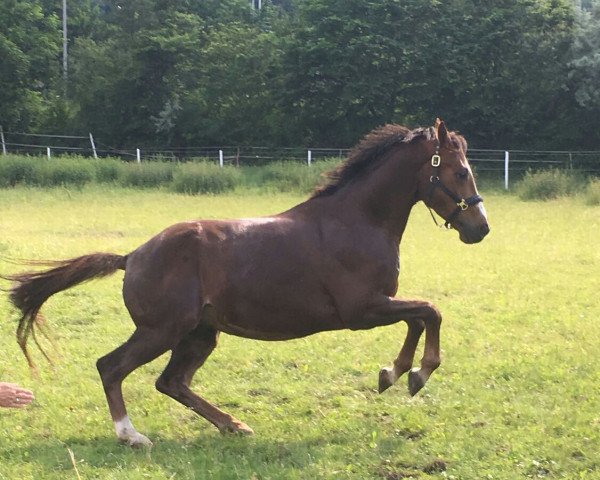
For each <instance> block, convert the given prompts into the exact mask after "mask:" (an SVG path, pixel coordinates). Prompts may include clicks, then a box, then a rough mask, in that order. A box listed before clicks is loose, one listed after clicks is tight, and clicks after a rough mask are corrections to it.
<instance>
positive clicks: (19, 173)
mask: <svg viewBox="0 0 600 480" xmlns="http://www.w3.org/2000/svg"><path fill="white" fill-rule="evenodd" d="M44 161H45V159H43V158H41V157H23V156H16V155H8V156H2V157H0V187H14V186H15V185H19V184H24V185H33V184H35V179H36V177H37V172H38V169H39V164H40V163H41V162H44Z"/></svg>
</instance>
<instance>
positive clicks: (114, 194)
mask: <svg viewBox="0 0 600 480" xmlns="http://www.w3.org/2000/svg"><path fill="white" fill-rule="evenodd" d="M486 193H487V194H486ZM483 194H484V196H485V200H486V208H487V209H488V213H489V217H490V223H491V227H492V233H491V234H490V235H489V236H488V238H486V240H485V241H484V242H482V243H481V244H478V245H474V246H467V245H463V244H461V243H460V242H459V240H458V238H457V235H456V233H454V232H443V231H439V230H437V229H436V228H435V227H434V226H433V223H432V222H431V219H430V218H429V216H428V215H429V214H428V213H427V211H426V209H425V208H424V207H423V206H422V205H419V206H417V207H416V208H415V210H414V211H413V215H412V217H411V220H410V221H409V227H408V230H407V232H406V235H405V238H404V240H403V243H402V246H401V254H402V273H401V276H400V290H399V295H400V296H416V297H421V298H426V299H430V300H432V301H433V302H435V303H436V304H437V305H438V306H439V307H440V309H441V311H442V313H443V314H444V323H443V325H442V351H443V363H442V366H441V367H440V369H439V370H438V371H436V372H435V374H434V375H433V376H432V378H431V379H430V381H429V383H428V384H427V385H426V387H425V388H424V390H422V392H421V393H419V394H418V395H417V396H416V397H415V398H410V397H409V395H408V392H407V390H406V383H405V381H403V380H404V379H401V380H400V381H399V382H398V384H397V385H395V386H394V387H392V388H391V389H389V390H388V391H386V392H385V393H384V394H382V395H378V394H377V391H376V389H377V374H378V371H379V369H380V368H381V367H382V366H386V365H389V364H390V362H391V361H392V359H393V358H395V356H396V355H397V353H398V350H399V348H400V346H401V342H402V340H403V338H404V333H405V329H406V327H405V325H404V324H399V325H396V326H391V327H385V328H379V329H375V330H371V331H366V332H349V331H344V332H335V333H324V334H319V335H316V336H312V337H308V338H305V339H300V340H295V341H290V342H282V343H277V342H275V343H264V342H256V341H250V340H245V339H240V338H235V337H230V336H222V337H221V343H220V345H219V348H217V350H216V351H215V353H213V355H212V356H211V357H210V358H209V360H208V361H207V364H206V365H205V366H204V367H203V368H202V369H201V370H200V371H199V372H198V374H197V376H196V378H195V382H194V387H195V388H196V389H197V390H199V391H201V392H202V394H203V395H204V396H205V397H206V398H207V399H209V400H212V401H213V402H215V403H216V404H217V405H219V406H221V407H222V408H224V409H225V410H228V411H229V412H230V413H232V414H233V415H235V416H236V417H238V418H239V419H241V420H243V421H245V422H246V423H248V424H249V425H250V426H251V427H252V428H253V429H254V430H255V432H256V435H255V436H253V437H245V438H242V437H236V436H222V435H221V434H219V433H218V431H217V430H216V429H215V428H214V427H212V425H210V424H208V423H207V422H206V421H204V420H203V419H200V418H196V416H195V415H194V414H193V413H192V412H190V411H187V410H186V409H184V408H183V407H182V406H181V405H179V404H177V403H176V402H174V401H173V400H171V399H169V398H167V397H165V396H163V395H161V394H160V393H158V392H157V391H156V390H155V389H154V381H155V379H156V377H157V376H158V374H159V373H160V372H161V370H162V368H163V366H164V365H165V363H166V357H161V358H160V359H158V360H156V361H154V362H152V363H151V364H149V365H147V366H145V367H142V368H141V369H139V370H137V371H136V372H134V373H133V374H132V375H131V376H130V377H129V378H128V379H127V380H126V382H125V386H124V391H125V396H126V400H127V401H128V406H129V411H130V415H131V417H132V420H133V422H134V424H135V425H136V427H137V428H138V429H139V430H140V432H142V433H144V434H146V435H147V436H149V437H150V438H151V439H152V440H153V441H154V447H153V449H152V450H149V451H133V450H131V449H129V448H127V447H125V446H122V445H119V444H118V443H117V441H116V438H115V435H114V430H113V426H112V422H111V421H110V418H109V415H108V408H107V406H106V402H105V399H104V393H103V391H102V387H101V384H100V381H99V378H98V375H97V372H96V369H95V360H96V359H97V358H98V357H100V356H102V355H103V354H105V353H106V352H107V351H109V350H112V349H113V348H114V347H116V346H118V345H119V344H120V343H122V342H123V341H124V340H125V339H126V338H127V337H128V335H129V334H130V333H131V332H132V324H131V322H130V320H129V318H128V316H127V313H126V311H125V309H124V306H123V303H122V300H121V296H120V284H121V281H122V273H117V274H115V276H113V277H110V278H108V279H104V280H99V281H95V282H92V283H89V284H86V285H84V286H80V287H77V288H75V289H72V290H69V291H67V292H65V293H61V294H59V295H57V296H56V297H53V298H52V299H51V300H50V301H49V302H48V304H47V305H46V308H45V313H46V316H47V318H48V320H49V324H50V326H51V328H52V331H53V333H54V339H55V342H56V344H57V349H58V350H57V351H56V353H55V354H56V355H57V356H58V357H59V358H58V361H57V364H56V366H55V367H54V369H51V368H46V367H45V366H44V364H43V359H42V358H41V356H40V355H39V354H37V352H35V350H34V353H35V354H36V358H37V360H38V362H39V364H40V366H41V367H44V368H42V373H41V377H40V378H39V379H35V378H33V377H32V376H31V375H30V373H29V371H28V369H27V366H26V363H25V361H24V359H23V358H22V355H21V353H20V351H19V349H18V346H17V345H16V342H15V338H14V330H15V321H14V320H15V316H14V312H12V311H11V310H10V309H9V305H8V302H7V300H6V297H5V295H2V296H1V297H0V318H1V319H2V321H1V322H0V352H2V356H3V360H2V361H1V362H0V379H2V380H4V381H15V382H19V383H21V384H23V385H24V386H26V387H30V388H32V389H33V390H35V394H36V402H35V404H34V405H32V406H31V407H30V408H28V409H24V410H19V411H14V410H2V411H0V479H10V480H14V479H36V480H37V479H77V478H78V477H79V478H82V479H92V478H98V479H128V480H129V479H148V478H150V479H162V478H169V479H170V478H174V479H238V478H240V479H256V480H258V479H274V480H275V479H322V478H324V479H371V478H373V479H386V480H396V479H401V478H452V479H486V478H489V479H519V478H567V479H579V478H585V479H589V478H599V479H600V456H599V454H598V451H599V450H598V446H599V445H600V389H599V385H600V368H598V358H600V322H599V320H600V302H599V301H598V291H599V290H600V274H599V272H600V250H599V249H598V238H599V236H600V235H599V234H600V207H591V206H587V205H586V204H585V202H583V201H582V200H581V199H580V198H577V197H575V198H568V199H559V200H553V201H550V202H522V201H520V200H518V199H516V198H515V197H514V196H509V195H503V194H499V193H497V194H494V193H493V192H492V193H489V192H485V191H484V192H483ZM302 199H303V197H302V196H300V195H294V194H283V193H282V194H269V195H264V194H263V195H261V194H254V193H248V192H247V193H245V194H243V193H235V194H229V195H222V196H199V197H189V196H183V195H177V194H172V193H166V192H160V191H136V190H127V189H121V188H112V189H111V188H102V189H101V188H100V187H85V188H84V189H82V190H80V191H68V190H66V189H54V190H43V189H25V188H17V189H10V190H0V256H4V257H12V258H29V259H31V258H35V259H56V258H64V257H71V256H75V255H79V254H83V253H89V252H91V251H97V250H102V251H113V252H117V253H127V252H128V251H130V250H132V249H133V248H135V247H136V246H138V245H139V244H140V243H142V242H144V241H145V240H146V239H148V238H149V237H150V236H151V235H153V234H155V233H157V232H158V231H160V230H161V229H162V228H163V227H166V226H168V225H170V224H172V223H174V222H176V221H179V220H186V219H192V218H199V217H204V218H215V217H219V218H221V217H239V216H255V215H261V214H269V213H273V212H277V211H280V210H283V209H285V208H288V207H290V206H291V205H293V204H295V203H298V202H299V201H301V200H302ZM17 269H18V267H17V266H15V265H13V264H10V263H7V262H5V261H3V260H0V272H14V271H16V270H17ZM69 452H72V454H73V458H74V462H73V461H72V460H71V458H70V453H69Z"/></svg>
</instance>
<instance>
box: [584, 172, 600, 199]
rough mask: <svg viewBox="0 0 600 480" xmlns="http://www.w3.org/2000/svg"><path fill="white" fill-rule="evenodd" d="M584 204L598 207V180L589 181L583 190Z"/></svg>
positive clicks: (599, 195) (599, 189)
mask: <svg viewBox="0 0 600 480" xmlns="http://www.w3.org/2000/svg"><path fill="white" fill-rule="evenodd" d="M585 203H587V204H588V205H600V179H598V178H597V179H595V180H592V181H590V183H589V184H588V186H587V188H586V190H585Z"/></svg>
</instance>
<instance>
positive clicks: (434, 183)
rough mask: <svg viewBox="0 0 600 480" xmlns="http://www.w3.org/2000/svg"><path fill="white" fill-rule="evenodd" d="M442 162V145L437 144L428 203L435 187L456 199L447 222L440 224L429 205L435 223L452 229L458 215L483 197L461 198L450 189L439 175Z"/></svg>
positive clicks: (481, 200) (432, 161)
mask: <svg viewBox="0 0 600 480" xmlns="http://www.w3.org/2000/svg"><path fill="white" fill-rule="evenodd" d="M441 162H442V158H441V157H440V146H439V145H437V146H436V147H435V154H434V155H433V156H432V157H431V166H432V167H433V175H431V177H429V182H430V183H431V187H430V189H429V194H428V195H427V203H431V198H432V197H433V193H434V192H435V189H436V188H439V189H440V190H441V191H442V192H444V193H445V194H446V195H448V196H449V197H450V198H451V199H452V200H454V203H455V204H456V208H455V209H454V211H453V212H452V213H451V214H450V216H449V217H448V218H447V219H445V222H444V223H443V224H439V223H438V221H437V220H436V219H435V215H434V214H433V211H432V210H431V207H430V206H429V205H427V208H428V209H429V213H431V218H433V221H434V222H435V224H436V225H437V226H438V227H445V228H448V229H450V228H452V223H453V222H454V220H456V217H458V215H459V214H460V212H462V211H464V210H466V209H467V208H469V207H472V206H473V205H477V204H478V203H479V202H483V198H481V196H480V195H473V196H471V197H469V198H467V199H464V198H460V197H459V196H458V195H457V194H456V193H454V192H453V191H452V190H450V189H449V188H448V187H447V186H446V185H445V184H444V182H442V180H441V178H440V176H439V171H440V164H441Z"/></svg>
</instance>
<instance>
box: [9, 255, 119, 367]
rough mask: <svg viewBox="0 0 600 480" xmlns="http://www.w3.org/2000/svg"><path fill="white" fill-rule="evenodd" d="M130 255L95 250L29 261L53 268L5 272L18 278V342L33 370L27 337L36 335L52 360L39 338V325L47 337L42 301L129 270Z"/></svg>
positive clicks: (14, 296)
mask: <svg viewBox="0 0 600 480" xmlns="http://www.w3.org/2000/svg"><path fill="white" fill-rule="evenodd" d="M126 262H127V256H126V255H116V254H112V253H92V254H89V255H83V256H81V257H77V258H72V259H69V260H60V261H42V262H27V264H28V265H35V266H47V267H52V268H50V269H49V270H43V271H29V272H23V273H18V274H14V275H5V276H2V278H4V279H5V280H9V281H12V282H14V284H13V286H12V287H11V288H10V290H9V298H10V300H11V302H12V304H13V305H14V306H15V307H16V308H17V309H18V310H20V312H21V318H20V319H19V324H18V327H17V342H18V343H19V346H20V347H21V350H22V351H23V354H24V355H25V358H26V359H27V363H28V364H29V367H30V368H31V369H32V370H34V371H35V370H36V367H35V364H34V362H33V361H32V359H31V356H30V354H29V350H28V349H27V341H28V340H29V336H32V337H33V339H34V341H35V344H36V345H37V346H38V348H39V350H40V351H41V352H42V354H43V355H44V357H45V358H46V360H48V362H49V363H52V360H51V359H50V357H49V356H48V355H47V354H46V352H45V351H44V349H43V348H42V346H41V345H40V344H39V342H38V340H37V338H36V329H38V330H40V331H41V332H42V333H43V334H44V335H45V336H46V337H47V334H46V332H45V329H44V318H43V316H42V315H41V314H40V313H39V312H40V309H41V308H42V305H43V304H44V302H45V301H46V300H48V298H50V297H51V296H52V295H54V294H55V293H58V292H61V291H63V290H66V289H68V288H71V287H74V286H75V285H78V284H80V283H83V282H86V281H88V280H91V279H93V278H100V277H105V276H107V275H111V274H112V273H114V272H116V271H117V270H119V269H120V270H125V264H126Z"/></svg>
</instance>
